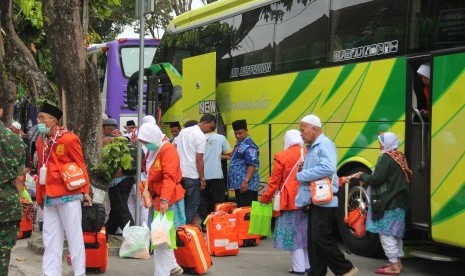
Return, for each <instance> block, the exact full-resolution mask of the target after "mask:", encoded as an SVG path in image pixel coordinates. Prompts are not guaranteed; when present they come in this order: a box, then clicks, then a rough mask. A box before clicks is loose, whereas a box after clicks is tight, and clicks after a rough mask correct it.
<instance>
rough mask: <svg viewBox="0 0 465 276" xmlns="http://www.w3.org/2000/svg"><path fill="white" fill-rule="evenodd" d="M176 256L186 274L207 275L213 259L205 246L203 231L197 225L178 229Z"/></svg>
mask: <svg viewBox="0 0 465 276" xmlns="http://www.w3.org/2000/svg"><path fill="white" fill-rule="evenodd" d="M176 245H177V249H175V250H174V256H175V257H176V261H177V263H178V265H179V266H181V267H182V269H183V270H184V271H185V272H188V273H193V274H205V272H207V270H208V268H210V267H211V266H212V264H213V263H212V259H211V257H210V254H209V252H208V250H207V246H206V245H205V241H204V238H203V234H202V231H201V230H200V227H198V226H196V225H182V226H180V227H178V229H176Z"/></svg>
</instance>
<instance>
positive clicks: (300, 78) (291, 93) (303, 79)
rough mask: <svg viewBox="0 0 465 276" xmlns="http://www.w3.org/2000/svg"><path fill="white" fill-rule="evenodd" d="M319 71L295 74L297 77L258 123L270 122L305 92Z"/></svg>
mask: <svg viewBox="0 0 465 276" xmlns="http://www.w3.org/2000/svg"><path fill="white" fill-rule="evenodd" d="M319 72H320V70H309V71H303V72H301V73H299V74H297V77H296V78H295V80H294V82H293V83H292V85H291V87H290V88H289V90H288V91H287V93H286V95H285V96H284V97H283V98H282V99H281V101H280V102H279V103H278V104H277V105H276V107H275V108H274V109H273V110H272V111H271V112H270V114H269V115H268V116H266V118H265V119H264V120H263V121H262V122H261V123H260V124H264V123H268V122H270V121H271V120H272V119H274V118H275V117H276V116H278V115H279V113H281V112H282V111H283V110H286V108H287V107H289V106H290V105H291V104H292V103H293V102H294V101H295V100H296V99H297V98H298V97H299V96H300V95H301V94H302V93H304V92H305V90H306V88H307V87H308V85H309V84H310V83H311V82H312V81H313V80H314V79H315V77H316V75H318V73H319Z"/></svg>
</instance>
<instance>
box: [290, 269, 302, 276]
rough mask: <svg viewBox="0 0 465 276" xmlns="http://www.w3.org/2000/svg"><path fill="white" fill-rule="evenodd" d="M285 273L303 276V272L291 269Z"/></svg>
mask: <svg viewBox="0 0 465 276" xmlns="http://www.w3.org/2000/svg"><path fill="white" fill-rule="evenodd" d="M287 272H288V273H291V274H295V275H305V272H299V271H294V269H292V268H290V269H289V270H288V271H287Z"/></svg>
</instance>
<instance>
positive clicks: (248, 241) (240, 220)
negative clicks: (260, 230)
mask: <svg viewBox="0 0 465 276" xmlns="http://www.w3.org/2000/svg"><path fill="white" fill-rule="evenodd" d="M250 212H251V208H250V207H248V206H247V207H240V208H236V209H234V210H233V211H232V214H233V215H235V216H236V224H237V238H238V240H239V246H256V245H258V244H259V243H260V236H259V235H250V234H249V225H250Z"/></svg>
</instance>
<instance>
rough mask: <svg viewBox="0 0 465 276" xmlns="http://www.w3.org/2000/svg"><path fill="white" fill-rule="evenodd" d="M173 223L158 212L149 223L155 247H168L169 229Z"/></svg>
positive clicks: (169, 245)
mask: <svg viewBox="0 0 465 276" xmlns="http://www.w3.org/2000/svg"><path fill="white" fill-rule="evenodd" d="M172 226H173V223H172V222H171V221H168V218H167V216H166V215H162V214H159V215H158V216H156V217H155V218H154V219H153V221H152V224H151V228H152V244H153V248H155V249H170V248H171V236H170V231H171V227H172Z"/></svg>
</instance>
